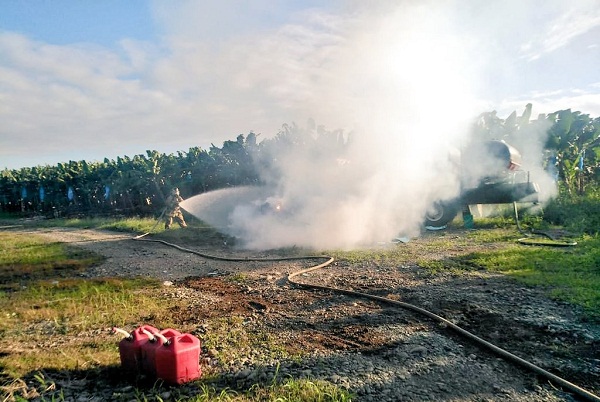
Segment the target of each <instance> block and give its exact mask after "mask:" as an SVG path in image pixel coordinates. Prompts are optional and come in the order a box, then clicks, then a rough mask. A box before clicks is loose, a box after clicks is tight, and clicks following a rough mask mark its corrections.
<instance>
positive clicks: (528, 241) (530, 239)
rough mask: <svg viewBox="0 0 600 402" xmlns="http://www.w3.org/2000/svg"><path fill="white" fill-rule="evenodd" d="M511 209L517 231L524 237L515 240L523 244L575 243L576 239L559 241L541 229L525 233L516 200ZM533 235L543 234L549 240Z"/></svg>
mask: <svg viewBox="0 0 600 402" xmlns="http://www.w3.org/2000/svg"><path fill="white" fill-rule="evenodd" d="M513 210H514V214H515V222H516V224H517V230H518V231H519V233H521V234H522V235H524V236H525V237H522V238H520V239H518V240H517V242H519V243H521V244H525V245H534V246H552V247H572V246H576V245H577V242H576V241H560V240H557V239H556V238H555V237H554V236H552V235H550V234H548V233H546V232H544V231H541V230H532V231H531V232H530V233H527V232H526V231H525V230H524V229H523V228H522V227H521V222H520V221H519V211H518V209H517V203H516V202H513ZM534 235H538V236H543V237H546V238H548V239H549V240H544V241H542V240H535V238H534V237H533V236H534Z"/></svg>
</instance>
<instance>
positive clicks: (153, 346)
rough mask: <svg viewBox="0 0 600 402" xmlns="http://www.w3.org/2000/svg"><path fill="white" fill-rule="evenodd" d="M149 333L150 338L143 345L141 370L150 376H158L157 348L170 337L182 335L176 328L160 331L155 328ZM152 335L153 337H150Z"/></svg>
mask: <svg viewBox="0 0 600 402" xmlns="http://www.w3.org/2000/svg"><path fill="white" fill-rule="evenodd" d="M150 332H151V333H148V335H149V339H148V341H147V342H146V343H144V344H143V345H142V347H141V371H142V373H144V374H146V375H148V376H150V377H154V378H155V377H156V364H155V355H156V350H157V349H158V348H159V347H161V346H162V345H163V343H165V341H167V340H168V339H170V338H172V337H174V336H178V335H181V332H179V331H177V330H174V329H170V328H168V329H163V330H162V331H159V330H158V329H156V328H154V330H153V331H150ZM150 337H151V338H150Z"/></svg>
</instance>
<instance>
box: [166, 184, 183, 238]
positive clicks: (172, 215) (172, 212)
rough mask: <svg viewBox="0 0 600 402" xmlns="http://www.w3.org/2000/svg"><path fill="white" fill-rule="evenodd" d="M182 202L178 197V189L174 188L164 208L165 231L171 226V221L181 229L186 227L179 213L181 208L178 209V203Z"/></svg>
mask: <svg viewBox="0 0 600 402" xmlns="http://www.w3.org/2000/svg"><path fill="white" fill-rule="evenodd" d="M182 201H183V198H181V196H180V195H179V189H178V188H177V187H175V188H174V189H173V191H171V194H170V195H169V197H168V198H167V203H166V206H165V208H166V209H165V229H169V228H170V227H171V225H172V224H173V219H175V221H176V222H177V223H178V224H179V226H181V227H182V228H185V227H187V224H186V223H185V220H184V219H183V214H182V213H181V208H180V207H179V203H180V202H182Z"/></svg>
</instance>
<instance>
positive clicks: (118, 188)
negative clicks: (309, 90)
mask: <svg viewBox="0 0 600 402" xmlns="http://www.w3.org/2000/svg"><path fill="white" fill-rule="evenodd" d="M539 130H542V131H543V132H545V133H546V135H545V136H546V141H545V144H544V149H545V150H544V155H543V159H544V161H545V164H546V166H545V168H546V169H548V170H549V171H551V172H553V174H554V175H555V177H556V180H557V182H558V183H559V187H560V188H561V190H562V191H563V192H565V193H568V194H584V193H585V192H586V191H587V189H588V188H598V187H599V186H598V183H599V181H600V169H599V167H600V118H591V117H590V116H589V115H586V114H582V113H580V112H572V111H571V110H561V111H557V112H555V113H552V114H549V115H540V116H538V118H537V119H535V120H532V119H531V105H527V106H526V107H525V110H524V112H523V113H522V114H521V115H518V114H517V113H516V112H513V113H512V114H511V115H510V116H509V117H507V118H506V119H501V118H499V117H498V116H497V115H496V112H489V113H484V114H482V115H480V116H479V117H478V118H477V119H476V120H475V121H474V123H473V130H472V133H471V134H472V136H473V137H474V138H480V139H504V140H506V141H507V142H508V143H512V142H515V141H517V142H518V141H521V140H523V139H524V138H526V137H527V136H532V135H533V134H532V133H533V132H534V131H539ZM307 144H308V145H309V146H311V147H314V149H325V148H326V149H327V151H328V152H330V151H331V150H334V151H335V150H336V149H337V150H342V149H343V147H344V146H346V145H347V141H344V138H343V135H342V134H341V132H340V131H333V132H331V131H327V130H324V129H323V128H322V127H319V128H318V129H316V130H315V129H314V127H312V128H309V129H306V128H300V127H299V126H297V125H295V124H292V125H284V126H283V127H282V129H281V130H280V132H279V133H278V134H277V135H276V136H275V137H274V138H271V139H265V140H263V141H261V142H258V141H257V135H256V134H254V133H252V132H251V133H249V134H248V135H242V134H241V135H239V136H238V137H237V138H236V140H235V141H233V140H231V141H225V142H224V143H223V146H222V147H220V148H219V147H217V146H214V145H212V146H211V147H210V148H209V149H208V150H205V149H202V148H199V147H194V148H190V149H189V150H188V151H187V152H183V151H180V152H177V154H164V153H160V152H158V151H155V150H148V151H146V153H145V154H140V155H135V156H133V157H129V156H122V157H118V158H117V159H116V160H112V159H110V160H109V159H104V160H103V161H102V162H86V161H84V160H82V161H69V162H65V163H59V164H57V165H56V166H49V165H45V166H35V167H27V168H21V169H13V170H9V169H5V170H3V171H2V172H1V175H0V208H1V211H2V212H5V213H15V214H21V215H26V216H33V215H44V216H47V217H52V216H54V217H59V216H100V215H110V216H114V215H122V216H134V215H137V216H147V215H152V214H155V213H156V211H160V210H161V209H162V207H163V206H164V202H165V198H166V196H167V195H168V193H169V191H170V189H171V188H173V187H178V188H179V189H180V191H181V193H182V195H183V197H184V198H186V197H189V196H191V195H195V194H199V193H203V192H207V191H211V190H216V189H220V188H225V187H233V186H241V185H256V184H260V183H261V179H264V175H263V174H262V173H264V172H265V171H268V170H269V169H272V164H271V160H270V158H272V156H271V155H275V154H276V153H274V152H272V151H273V149H278V150H281V149H285V148H288V149H289V148H293V147H295V146H306V145H307ZM271 174H273V173H272V172H271ZM275 174H276V172H275Z"/></svg>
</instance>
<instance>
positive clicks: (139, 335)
mask: <svg viewBox="0 0 600 402" xmlns="http://www.w3.org/2000/svg"><path fill="white" fill-rule="evenodd" d="M113 330H114V331H115V332H122V333H124V334H127V332H126V331H123V330H119V329H118V328H114V329H113ZM146 332H158V329H156V328H154V327H152V326H150V325H142V326H141V327H139V328H136V329H135V330H134V331H133V332H131V333H130V334H128V336H126V337H125V338H123V339H121V341H120V342H119V356H120V357H121V368H122V369H123V371H125V373H127V374H138V373H139V372H140V370H141V366H142V347H143V345H144V344H146V343H147V342H148V340H149V337H148V335H147V333H146Z"/></svg>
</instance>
